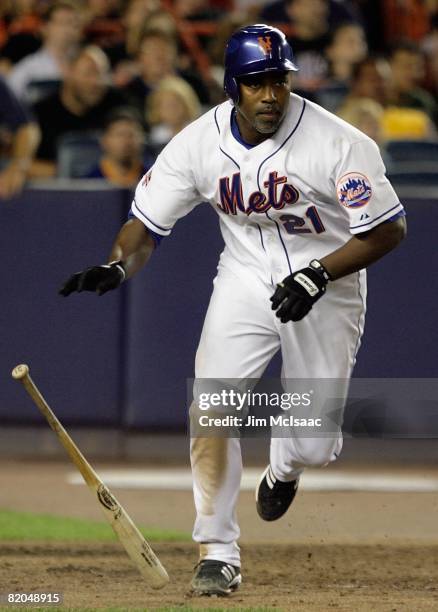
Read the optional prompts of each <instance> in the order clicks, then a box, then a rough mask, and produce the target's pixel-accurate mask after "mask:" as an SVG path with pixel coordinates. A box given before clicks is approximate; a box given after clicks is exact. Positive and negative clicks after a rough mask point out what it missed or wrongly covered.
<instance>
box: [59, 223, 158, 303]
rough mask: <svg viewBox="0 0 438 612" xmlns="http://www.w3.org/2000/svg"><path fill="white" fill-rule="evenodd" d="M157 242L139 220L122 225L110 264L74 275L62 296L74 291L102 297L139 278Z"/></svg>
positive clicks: (68, 281) (64, 288) (66, 284)
mask: <svg viewBox="0 0 438 612" xmlns="http://www.w3.org/2000/svg"><path fill="white" fill-rule="evenodd" d="M154 248H155V241H154V239H153V238H152V236H151V234H150V233H149V231H148V230H147V228H146V227H145V226H144V225H143V223H142V222H141V221H139V219H136V218H132V219H130V220H129V221H127V222H126V223H125V225H123V227H122V228H121V230H120V232H119V233H118V235H117V238H116V239H115V241H114V244H113V247H112V249H111V253H110V257H109V262H108V263H107V264H103V265H100V266H93V267H91V268H87V269H86V270H83V271H82V272H77V273H76V274H73V276H71V277H70V278H69V279H68V280H67V282H66V283H65V284H64V285H63V287H62V288H61V290H60V291H59V293H60V294H61V295H63V296H64V297H67V296H68V295H70V293H73V292H74V291H77V292H79V293H80V292H81V291H94V292H95V293H97V294H98V295H103V294H104V293H106V292H107V291H110V290H111V289H117V287H119V286H120V285H121V284H122V283H123V281H124V280H126V279H127V278H130V277H131V276H133V275H134V274H136V273H137V272H138V271H139V270H141V268H143V266H144V265H145V264H146V263H147V262H148V260H149V258H150V256H151V255H152V252H153V250H154Z"/></svg>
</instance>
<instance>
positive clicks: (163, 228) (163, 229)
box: [132, 198, 172, 233]
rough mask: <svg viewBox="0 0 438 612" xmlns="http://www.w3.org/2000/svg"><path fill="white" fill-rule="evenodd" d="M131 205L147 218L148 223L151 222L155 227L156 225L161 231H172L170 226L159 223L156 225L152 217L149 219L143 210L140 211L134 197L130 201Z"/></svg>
mask: <svg viewBox="0 0 438 612" xmlns="http://www.w3.org/2000/svg"><path fill="white" fill-rule="evenodd" d="M132 206H135V208H136V209H137V210H138V212H139V213H140V214H141V215H142V216H143V217H144V218H145V219H147V220H148V221H149V223H152V225H155V227H157V228H158V229H159V230H161V231H162V232H169V233H170V232H171V231H172V229H171V228H165V227H161V226H160V225H157V224H156V223H154V222H153V221H152V219H149V217H148V216H147V215H145V214H144V212H143V211H141V210H140V209H139V207H138V206H137V202H136V201H135V198H134V201H133V202H132Z"/></svg>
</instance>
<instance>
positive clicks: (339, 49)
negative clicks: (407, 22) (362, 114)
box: [316, 23, 368, 111]
mask: <svg viewBox="0 0 438 612" xmlns="http://www.w3.org/2000/svg"><path fill="white" fill-rule="evenodd" d="M367 51H368V48H367V42H366V38H365V32H364V30H363V28H362V26H360V25H359V24H356V23H345V24H343V25H340V26H339V27H338V28H336V30H335V31H334V32H333V34H332V37H331V41H330V43H329V45H328V47H327V48H326V50H325V55H326V58H327V60H328V62H329V66H328V74H327V77H326V79H325V81H324V84H323V85H322V86H321V87H320V88H319V89H318V91H317V92H316V100H317V102H318V103H319V104H321V105H322V106H324V108H326V109H327V110H329V111H334V110H335V109H336V108H337V107H338V106H339V104H340V102H341V101H342V99H343V98H344V97H345V96H346V95H347V93H348V90H349V87H350V82H351V77H352V75H353V70H354V66H355V65H356V64H357V63H358V62H361V61H362V60H364V59H365V58H366V56H367Z"/></svg>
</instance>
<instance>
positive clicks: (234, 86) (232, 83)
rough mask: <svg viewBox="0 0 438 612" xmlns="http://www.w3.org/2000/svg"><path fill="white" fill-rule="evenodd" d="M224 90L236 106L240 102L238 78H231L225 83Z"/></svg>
mask: <svg viewBox="0 0 438 612" xmlns="http://www.w3.org/2000/svg"><path fill="white" fill-rule="evenodd" d="M224 90H225V93H226V94H227V96H228V97H229V98H230V99H231V101H232V102H233V104H234V105H237V104H238V102H239V83H238V82H237V79H236V77H232V76H229V77H228V78H227V79H226V80H225V83H224Z"/></svg>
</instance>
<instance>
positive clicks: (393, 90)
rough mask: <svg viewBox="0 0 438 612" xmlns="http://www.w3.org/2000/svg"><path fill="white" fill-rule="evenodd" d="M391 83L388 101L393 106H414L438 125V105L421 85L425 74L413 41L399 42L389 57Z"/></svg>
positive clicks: (419, 52) (419, 53)
mask: <svg viewBox="0 0 438 612" xmlns="http://www.w3.org/2000/svg"><path fill="white" fill-rule="evenodd" d="M389 64H390V67H391V84H390V91H389V102H390V104H392V105H393V106H399V107H407V108H415V109H417V110H422V111H423V112H425V113H426V114H427V115H428V116H429V117H430V118H431V119H432V121H434V122H435V124H436V125H438V107H437V103H436V101H435V100H434V98H433V96H432V95H431V94H430V93H429V92H428V91H427V90H426V89H423V88H422V87H421V83H422V82H423V81H424V78H425V75H426V63H425V58H424V56H423V53H422V52H421V51H420V49H419V47H418V46H417V45H416V44H415V43H413V42H408V41H406V42H401V43H398V44H396V45H394V47H393V48H392V50H391V53H390V57H389Z"/></svg>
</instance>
